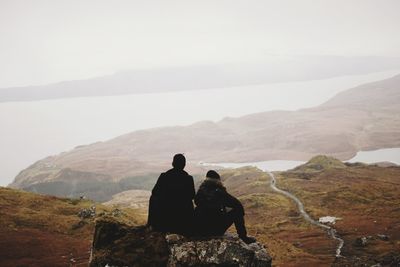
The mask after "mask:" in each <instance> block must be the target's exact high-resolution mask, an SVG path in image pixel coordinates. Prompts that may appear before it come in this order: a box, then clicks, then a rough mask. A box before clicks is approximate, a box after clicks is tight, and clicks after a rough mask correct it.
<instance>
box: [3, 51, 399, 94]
mask: <svg viewBox="0 0 400 267" xmlns="http://www.w3.org/2000/svg"><path fill="white" fill-rule="evenodd" d="M396 68H400V58H385V57H337V56H298V57H291V58H289V57H288V58H279V59H278V58H276V59H273V60H271V61H269V62H257V63H236V64H234V63H231V64H224V65H202V66H187V67H170V68H159V69H143V70H132V71H122V72H117V73H115V74H113V75H108V76H102V77H97V78H92V79H86V80H76V81H65V82H60V83H54V84H48V85H40V86H25V87H11V88H2V89H0V102H9V101H35V100H43V99H57V98H70V97H89V96H111V95H124V94H137V93H155V92H169V91H184V90H198V89H210V88H221V87H232V86H243V85H252V84H265V83H276V82H289V81H304V80H317V79H326V78H332V77H336V76H343V75H355V74H365V73H371V72H378V71H384V70H389V69H396Z"/></svg>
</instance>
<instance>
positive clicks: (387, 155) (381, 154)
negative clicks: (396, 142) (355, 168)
mask: <svg viewBox="0 0 400 267" xmlns="http://www.w3.org/2000/svg"><path fill="white" fill-rule="evenodd" d="M383 161H390V162H393V163H395V164H398V165H400V148H386V149H378V150H371V151H360V152H358V153H357V155H356V156H355V157H354V158H352V159H350V160H349V162H363V163H376V162H383Z"/></svg>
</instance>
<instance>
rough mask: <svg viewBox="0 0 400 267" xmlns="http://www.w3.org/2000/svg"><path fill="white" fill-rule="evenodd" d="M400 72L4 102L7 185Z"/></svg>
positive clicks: (308, 103) (2, 181)
mask: <svg viewBox="0 0 400 267" xmlns="http://www.w3.org/2000/svg"><path fill="white" fill-rule="evenodd" d="M399 72H400V71H399V70H392V71H385V72H380V73H372V74H364V75H354V76H343V77H337V78H331V79H325V80H316V81H302V82H288V83H276V84H265V85H252V86H242V87H231V88H216V89H208V90H198V91H186V92H171V93H157V94H136V95H122V96H105V97H84V98H68V99H56V100H42V101H34V102H9V103H1V104H0V125H1V138H0V147H1V150H0V162H1V168H0V185H6V184H8V183H10V182H11V181H12V179H13V178H14V177H15V176H16V175H17V174H18V172H19V171H21V170H22V169H23V168H26V167H28V166H29V165H30V164H32V163H34V162H35V161H37V160H39V159H41V158H44V157H46V156H49V155H54V154H58V153H60V152H62V151H66V150H70V149H72V148H73V147H75V146H78V145H83V144H89V143H93V142H97V141H103V140H107V139H110V138H114V137H116V136H118V135H121V134H125V133H129V132H131V131H135V130H139V129H146V128H152V127H161V126H173V125H188V124H191V123H194V122H197V121H201V120H212V121H218V120H220V119H222V118H224V117H238V116H243V115H246V114H251V113H257V112H263V111H270V110H277V109H280V110H297V109H300V108H308V107H313V106H316V105H319V104H321V103H323V102H325V101H327V100H328V99H330V98H331V97H333V96H334V95H335V94H337V93H338V92H341V91H343V90H346V89H349V88H352V87H355V86H358V85H360V84H363V83H367V82H372V81H377V80H382V79H385V78H389V77H392V76H394V75H396V74H398V73H399ZM279 164H280V163H279Z"/></svg>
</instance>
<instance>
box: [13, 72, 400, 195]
mask: <svg viewBox="0 0 400 267" xmlns="http://www.w3.org/2000/svg"><path fill="white" fill-rule="evenodd" d="M227 101H228V100H227ZM398 103H400V75H397V76H395V77H393V78H390V79H386V80H382V81H379V82H373V83H369V84H365V85H362V86H359V87H356V88H353V89H350V90H347V91H344V92H342V93H339V94H338V95H337V96H336V97H334V98H332V99H331V100H329V101H328V102H326V103H324V104H322V105H320V106H318V107H315V108H310V109H302V110H299V111H272V112H264V113H258V114H251V115H248V116H244V117H240V118H225V119H223V120H221V121H219V122H216V123H214V122H211V121H203V122H198V123H195V124H193V125H190V126H180V127H162V128H155V129H149V130H141V131H136V132H132V133H129V134H126V135H123V136H119V137H117V138H115V139H112V140H109V141H106V142H98V143H94V144H91V145H86V146H79V147H77V148H75V149H73V150H72V151H69V152H64V153H61V154H59V155H58V156H51V157H48V158H45V159H43V160H40V161H38V162H36V163H35V164H33V165H32V166H30V167H28V168H27V169H25V170H23V171H21V173H20V174H19V175H18V176H17V177H16V178H15V180H14V182H13V183H12V184H11V186H12V187H17V188H23V189H27V190H30V191H38V192H44V193H49V192H50V193H51V192H52V190H53V191H54V190H60V188H63V190H64V191H62V192H63V194H65V195H71V194H72V195H73V193H74V192H75V191H74V190H76V188H80V189H82V188H86V190H89V191H90V190H91V191H92V192H97V191H101V193H100V194H101V197H100V199H108V198H109V197H111V195H112V194H115V193H117V192H119V191H124V190H129V189H148V188H149V187H150V184H152V183H154V179H156V178H157V175H158V174H157V173H159V172H160V171H162V170H165V169H166V168H168V167H169V166H170V160H171V156H172V155H173V154H174V153H178V152H181V153H185V154H186V155H187V158H188V168H189V170H190V171H191V172H193V173H202V172H204V170H202V169H201V166H199V165H198V163H199V162H200V161H205V162H251V161H265V160H273V159H291V160H308V159H309V158H311V157H312V156H315V155H318V154H325V155H331V156H335V157H337V158H340V159H342V160H346V159H349V158H351V157H353V156H354V155H355V154H356V152H358V151H360V150H370V149H378V148H389V147H398V146H400V115H399V114H400V106H399V105H398ZM55 183H58V184H55ZM82 183H84V184H85V185H84V186H80V185H82ZM138 185H139V186H138ZM103 186H104V187H103ZM55 188H57V189H55ZM104 188H107V190H108V192H109V193H104V191H103V189H104ZM82 190H83V189H82ZM93 195H95V196H96V195H98V192H97V193H93Z"/></svg>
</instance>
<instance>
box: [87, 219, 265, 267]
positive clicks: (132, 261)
mask: <svg viewBox="0 0 400 267" xmlns="http://www.w3.org/2000/svg"><path fill="white" fill-rule="evenodd" d="M107 265H108V266H115V267H117V266H118V267H119V266H135V267H136V266H167V267H186V266H201V267H206V266H207V267H208V266H210V267H211V266H232V267H233V266H235V267H242V266H243V267H246V266H249V267H250V266H251V267H264V266H265V267H268V266H271V257H270V256H269V254H268V252H267V251H266V249H265V248H264V246H263V245H261V244H260V243H253V244H250V245H247V244H245V243H244V242H243V241H242V240H240V239H239V238H238V237H237V236H235V235H230V234H227V235H224V236H221V237H207V238H206V237H198V238H187V237H183V236H181V235H177V234H167V235H164V234H162V233H157V232H153V231H151V230H150V229H149V228H147V227H145V226H136V227H132V226H128V225H124V224H121V223H119V222H116V221H105V220H101V221H98V222H97V223H96V230H95V236H94V240H93V247H92V254H91V261H90V266H92V267H95V266H96V267H97V266H102V267H104V266H107Z"/></svg>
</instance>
